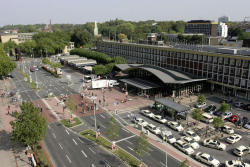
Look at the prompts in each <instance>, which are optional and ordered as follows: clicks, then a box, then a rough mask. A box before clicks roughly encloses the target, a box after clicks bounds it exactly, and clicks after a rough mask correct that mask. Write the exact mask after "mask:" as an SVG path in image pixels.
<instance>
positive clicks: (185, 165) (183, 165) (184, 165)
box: [180, 159, 189, 167]
mask: <svg viewBox="0 0 250 167" xmlns="http://www.w3.org/2000/svg"><path fill="white" fill-rule="evenodd" d="M180 167H189V161H188V160H187V159H185V161H183V162H182V163H181V165H180Z"/></svg>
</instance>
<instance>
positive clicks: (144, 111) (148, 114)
mask: <svg viewBox="0 0 250 167" xmlns="http://www.w3.org/2000/svg"><path fill="white" fill-rule="evenodd" d="M141 113H142V114H143V115H145V116H147V117H149V118H153V117H154V116H155V115H154V113H152V112H151V111H149V110H141Z"/></svg>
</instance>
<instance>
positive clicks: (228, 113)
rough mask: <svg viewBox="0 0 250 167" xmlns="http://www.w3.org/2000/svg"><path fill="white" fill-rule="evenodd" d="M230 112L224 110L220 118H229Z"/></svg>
mask: <svg viewBox="0 0 250 167" xmlns="http://www.w3.org/2000/svg"><path fill="white" fill-rule="evenodd" d="M232 115H233V114H232V112H225V113H223V114H222V116H221V117H222V119H227V118H230V117H231V116H232Z"/></svg>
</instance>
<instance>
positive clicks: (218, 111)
mask: <svg viewBox="0 0 250 167" xmlns="http://www.w3.org/2000/svg"><path fill="white" fill-rule="evenodd" d="M213 114H214V115H216V116H218V117H222V114H223V113H222V112H221V111H220V110H217V111H215V112H213Z"/></svg>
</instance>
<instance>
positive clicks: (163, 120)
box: [153, 115, 167, 124]
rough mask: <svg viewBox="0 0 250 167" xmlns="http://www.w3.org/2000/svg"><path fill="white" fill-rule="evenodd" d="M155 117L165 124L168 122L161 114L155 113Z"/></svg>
mask: <svg viewBox="0 0 250 167" xmlns="http://www.w3.org/2000/svg"><path fill="white" fill-rule="evenodd" d="M153 119H154V120H156V121H157V122H160V123H163V124H165V123H167V120H166V119H165V118H162V117H161V116H160V115H155V116H154V117H153Z"/></svg>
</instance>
